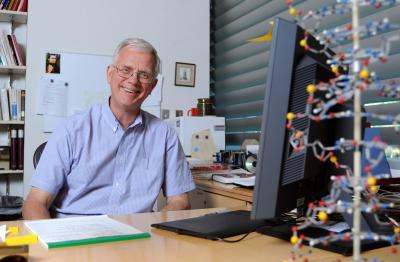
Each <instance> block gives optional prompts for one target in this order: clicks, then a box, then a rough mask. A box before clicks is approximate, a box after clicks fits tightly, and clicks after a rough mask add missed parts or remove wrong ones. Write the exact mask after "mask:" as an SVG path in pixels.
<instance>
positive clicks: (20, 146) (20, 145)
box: [17, 129, 24, 170]
mask: <svg viewBox="0 0 400 262" xmlns="http://www.w3.org/2000/svg"><path fill="white" fill-rule="evenodd" d="M17 168H18V169H19V170H23V169H24V130H23V129H18V134H17Z"/></svg>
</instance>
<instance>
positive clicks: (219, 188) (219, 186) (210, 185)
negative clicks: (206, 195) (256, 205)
mask: <svg viewBox="0 0 400 262" xmlns="http://www.w3.org/2000/svg"><path fill="white" fill-rule="evenodd" d="M194 182H195V183H196V186H197V188H198V189H201V190H204V191H207V192H210V193H215V194H219V195H222V196H226V197H230V198H234V199H238V200H242V201H246V202H249V203H252V202H253V190H252V189H249V188H244V187H238V186H233V185H231V184H223V183H220V182H217V181H213V180H204V179H194Z"/></svg>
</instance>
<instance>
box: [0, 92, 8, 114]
mask: <svg viewBox="0 0 400 262" xmlns="http://www.w3.org/2000/svg"><path fill="white" fill-rule="evenodd" d="M7 90H8V88H0V103H1V115H2V118H3V120H4V121H10V109H9V108H10V105H9V102H8V92H7Z"/></svg>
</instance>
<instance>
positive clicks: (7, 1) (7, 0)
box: [1, 0, 10, 10]
mask: <svg viewBox="0 0 400 262" xmlns="http://www.w3.org/2000/svg"><path fill="white" fill-rule="evenodd" d="M9 2H10V0H5V1H4V2H3V6H2V7H1V9H3V10H4V9H7V6H8V3H9Z"/></svg>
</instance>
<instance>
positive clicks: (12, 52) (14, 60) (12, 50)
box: [6, 35, 19, 65]
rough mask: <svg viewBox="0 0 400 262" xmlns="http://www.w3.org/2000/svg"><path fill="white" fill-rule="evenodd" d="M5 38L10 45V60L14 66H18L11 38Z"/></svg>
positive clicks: (8, 36)
mask: <svg viewBox="0 0 400 262" xmlns="http://www.w3.org/2000/svg"><path fill="white" fill-rule="evenodd" d="M6 37H7V40H8V44H9V45H10V52H11V58H12V59H13V62H14V64H15V65H19V64H18V59H17V54H16V52H15V47H14V45H13V41H12V37H11V35H6Z"/></svg>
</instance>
